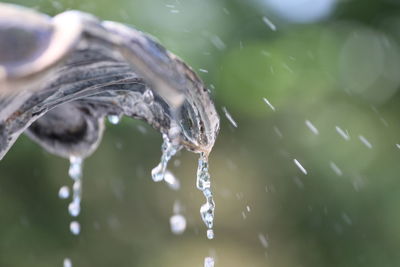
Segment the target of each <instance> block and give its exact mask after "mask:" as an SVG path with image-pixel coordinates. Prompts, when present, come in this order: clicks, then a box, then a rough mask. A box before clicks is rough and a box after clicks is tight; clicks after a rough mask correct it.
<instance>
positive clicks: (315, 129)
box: [306, 120, 319, 135]
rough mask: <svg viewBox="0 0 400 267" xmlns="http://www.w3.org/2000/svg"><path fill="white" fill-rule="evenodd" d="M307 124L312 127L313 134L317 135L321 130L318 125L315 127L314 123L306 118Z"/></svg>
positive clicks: (309, 127)
mask: <svg viewBox="0 0 400 267" xmlns="http://www.w3.org/2000/svg"><path fill="white" fill-rule="evenodd" d="M306 125H307V127H308V129H310V131H311V132H312V133H313V134H315V135H318V134H319V131H318V129H317V127H315V126H314V124H312V123H311V121H309V120H306Z"/></svg>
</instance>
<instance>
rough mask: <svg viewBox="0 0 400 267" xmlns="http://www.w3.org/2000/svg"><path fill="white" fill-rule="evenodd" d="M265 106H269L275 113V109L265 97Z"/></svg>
mask: <svg viewBox="0 0 400 267" xmlns="http://www.w3.org/2000/svg"><path fill="white" fill-rule="evenodd" d="M263 100H264V102H265V104H267V105H268V106H269V107H270V108H271V109H272V110H273V111H275V107H274V106H273V105H272V104H271V102H269V101H268V99H266V98H265V97H263Z"/></svg>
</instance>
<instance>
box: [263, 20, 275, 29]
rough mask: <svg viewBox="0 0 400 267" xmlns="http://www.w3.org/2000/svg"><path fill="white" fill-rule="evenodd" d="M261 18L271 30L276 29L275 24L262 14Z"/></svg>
mask: <svg viewBox="0 0 400 267" xmlns="http://www.w3.org/2000/svg"><path fill="white" fill-rule="evenodd" d="M262 20H263V21H264V23H265V24H266V25H267V26H268V27H269V28H270V29H271V30H273V31H276V26H275V25H274V24H273V23H272V22H271V21H270V20H269V19H268V18H267V17H266V16H264V17H263V18H262Z"/></svg>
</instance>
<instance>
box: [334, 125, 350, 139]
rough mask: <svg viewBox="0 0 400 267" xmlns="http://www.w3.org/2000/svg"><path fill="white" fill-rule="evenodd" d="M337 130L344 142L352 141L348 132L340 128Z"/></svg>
mask: <svg viewBox="0 0 400 267" xmlns="http://www.w3.org/2000/svg"><path fill="white" fill-rule="evenodd" d="M335 128H336V132H337V133H338V134H340V136H341V137H343V139H344V140H346V141H349V140H350V135H349V134H348V133H347V132H345V131H343V130H342V128H340V127H339V126H336V127H335Z"/></svg>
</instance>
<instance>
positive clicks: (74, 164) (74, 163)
mask: <svg viewBox="0 0 400 267" xmlns="http://www.w3.org/2000/svg"><path fill="white" fill-rule="evenodd" d="M69 163H70V165H69V170H68V175H69V177H71V178H72V179H73V180H79V179H80V178H81V177H82V158H80V157H75V156H71V157H70V158H69Z"/></svg>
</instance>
